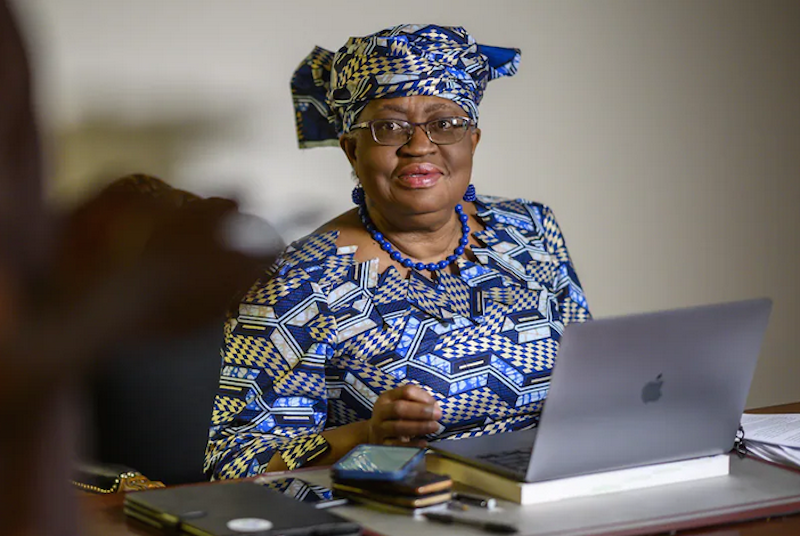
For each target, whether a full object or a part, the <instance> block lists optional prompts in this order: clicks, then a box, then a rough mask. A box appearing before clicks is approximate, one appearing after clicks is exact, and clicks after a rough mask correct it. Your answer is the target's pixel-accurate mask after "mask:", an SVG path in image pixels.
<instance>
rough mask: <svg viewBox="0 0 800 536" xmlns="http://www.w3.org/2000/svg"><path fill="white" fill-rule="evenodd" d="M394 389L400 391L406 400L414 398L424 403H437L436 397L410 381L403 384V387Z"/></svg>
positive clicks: (401, 396)
mask: <svg viewBox="0 0 800 536" xmlns="http://www.w3.org/2000/svg"><path fill="white" fill-rule="evenodd" d="M393 391H398V393H399V395H400V398H403V399H405V400H413V401H415V402H421V403H423V404H436V399H435V398H433V396H431V394H430V393H428V392H427V391H426V390H425V389H423V388H422V387H420V386H418V385H414V384H410V383H409V384H406V385H403V386H402V387H398V388H397V389H393Z"/></svg>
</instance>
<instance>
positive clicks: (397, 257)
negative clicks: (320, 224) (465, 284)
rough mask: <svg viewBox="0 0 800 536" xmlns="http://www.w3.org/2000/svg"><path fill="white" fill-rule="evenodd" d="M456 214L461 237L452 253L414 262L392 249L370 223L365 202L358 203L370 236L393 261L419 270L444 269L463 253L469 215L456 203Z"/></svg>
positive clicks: (467, 237) (467, 241)
mask: <svg viewBox="0 0 800 536" xmlns="http://www.w3.org/2000/svg"><path fill="white" fill-rule="evenodd" d="M456 214H458V219H459V221H460V222H461V238H460V239H459V240H458V247H456V249H454V250H453V254H452V255H450V256H448V257H447V258H446V259H444V260H441V261H439V262H429V263H427V264H425V263H424V262H414V261H412V260H411V259H409V258H408V257H403V255H401V254H400V252H399V251H397V250H396V249H394V246H392V244H391V242H389V241H388V240H386V238H384V236H383V233H381V232H380V231H378V229H376V228H375V224H373V223H372V220H371V219H370V217H369V214H368V213H367V206H366V204H365V203H363V202H362V203H359V205H358V215H359V216H360V217H361V223H363V224H364V227H365V228H366V229H367V231H369V234H371V235H372V238H373V239H374V240H375V241H376V242H377V243H378V244H380V245H381V249H382V250H384V251H385V252H386V253H388V254H389V257H391V258H392V260H393V261H396V262H399V263H400V264H402V265H403V266H405V267H406V268H416V269H417V270H419V271H422V270H430V271H431V272H434V271H436V270H444V269H445V268H447V267H448V266H450V265H451V264H452V263H454V262H455V261H456V259H457V258H459V257H460V256H461V255H463V254H464V248H466V247H467V244H469V225H467V221H469V216H467V215H466V214H465V213H464V209H463V208H462V206H461V205H456Z"/></svg>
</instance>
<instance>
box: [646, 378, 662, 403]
mask: <svg viewBox="0 0 800 536" xmlns="http://www.w3.org/2000/svg"><path fill="white" fill-rule="evenodd" d="M662 376H663V374H659V375H658V376H656V379H655V380H654V381H652V382H647V383H646V384H645V386H644V387H642V402H644V403H645V404H647V403H649V402H656V401H657V400H658V399H659V398H661V386H662V385H664V380H662V379H661V377H662Z"/></svg>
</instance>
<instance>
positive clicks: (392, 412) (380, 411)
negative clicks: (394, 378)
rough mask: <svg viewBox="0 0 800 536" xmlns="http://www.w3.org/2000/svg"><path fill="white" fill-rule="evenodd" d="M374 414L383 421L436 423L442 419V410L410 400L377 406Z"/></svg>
mask: <svg viewBox="0 0 800 536" xmlns="http://www.w3.org/2000/svg"><path fill="white" fill-rule="evenodd" d="M373 414H375V415H376V416H377V418H378V419H379V420H381V421H391V420H410V421H436V420H439V419H441V418H442V410H441V409H439V408H438V407H437V406H435V405H433V404H423V403H420V402H411V401H408V400H394V401H390V402H385V403H380V404H376V405H375V408H374V409H373Z"/></svg>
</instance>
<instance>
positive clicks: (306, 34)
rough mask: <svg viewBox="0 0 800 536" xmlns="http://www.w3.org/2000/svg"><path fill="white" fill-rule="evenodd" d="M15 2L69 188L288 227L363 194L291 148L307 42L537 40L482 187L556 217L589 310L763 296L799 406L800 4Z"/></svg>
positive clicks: (500, 84)
mask: <svg viewBox="0 0 800 536" xmlns="http://www.w3.org/2000/svg"><path fill="white" fill-rule="evenodd" d="M17 4H18V8H19V10H20V12H21V14H22V15H24V20H25V21H26V23H27V25H28V26H27V27H28V29H29V32H30V33H29V35H30V40H31V42H32V44H33V45H35V47H34V51H35V59H36V60H37V66H38V69H37V74H38V80H37V81H38V83H39V89H40V93H41V95H40V97H41V98H40V100H41V115H42V121H43V125H44V130H45V132H46V134H48V136H49V145H50V148H51V153H50V154H51V164H52V171H53V176H54V180H53V184H52V193H53V197H54V198H55V199H56V201H58V202H62V203H69V202H74V201H75V200H77V199H78V198H80V197H81V196H83V195H86V193H87V192H88V191H90V190H91V189H92V188H94V187H97V186H98V184H99V183H102V182H104V181H107V180H109V179H110V178H112V177H115V176H119V175H121V174H122V173H128V172H133V171H140V172H147V173H151V174H154V175H158V176H161V177H162V178H165V179H167V180H169V181H170V182H172V183H174V184H177V185H180V186H183V187H186V188H188V189H190V190H193V191H197V192H200V193H206V194H208V193H220V192H223V193H225V192H227V193H230V192H234V193H237V194H238V195H239V196H240V199H241V201H242V204H243V206H244V208H245V209H246V210H249V211H251V212H255V213H257V214H260V215H263V216H265V217H267V218H268V219H270V220H271V221H272V222H274V223H275V224H277V225H278V226H279V228H280V229H281V230H282V231H283V233H284V235H285V237H286V238H288V239H293V238H296V237H298V236H300V235H301V234H304V233H305V232H307V231H309V230H311V229H313V228H314V227H316V226H317V225H318V224H320V223H322V222H323V221H326V220H327V219H329V218H331V217H333V216H334V215H336V214H338V213H339V212H342V211H344V210H345V209H347V208H348V207H349V190H350V188H351V182H350V179H349V169H348V166H347V163H346V160H345V158H344V157H343V156H342V155H341V154H340V153H339V152H338V150H337V149H315V150H308V151H304V152H301V151H300V150H298V149H297V146H296V141H295V138H294V117H293V111H292V106H291V97H290V92H289V79H290V77H291V74H292V72H293V70H294V68H295V67H296V66H297V64H298V63H299V62H300V60H301V59H302V58H303V57H304V56H305V55H306V54H307V53H308V52H309V51H310V50H311V48H312V47H313V46H314V45H320V46H323V47H325V48H328V49H336V48H338V47H339V46H341V45H342V44H343V43H344V42H345V40H346V39H347V37H348V36H350V35H364V34H367V33H371V32H373V31H376V30H378V29H381V28H384V27H387V26H391V25H394V24H397V23H402V22H435V23H440V24H451V25H463V26H465V27H466V28H467V29H468V30H469V31H470V32H471V33H473V35H475V36H476V38H477V39H478V40H479V42H482V43H486V44H492V45H500V46H517V47H519V48H521V49H522V50H523V56H522V57H523V59H522V65H521V69H520V72H519V74H518V75H517V76H516V77H514V78H510V79H502V80H499V81H496V82H493V83H492V84H491V85H490V87H489V91H488V93H487V96H486V98H485V100H484V103H483V104H482V106H481V113H482V116H481V126H482V129H483V141H482V143H481V146H480V148H479V151H478V154H477V155H476V165H475V175H474V182H475V184H476V185H477V188H478V190H479V191H480V192H483V193H492V194H496V195H505V196H514V197H526V198H529V199H535V200H539V201H543V202H545V203H548V204H549V205H551V206H552V207H553V208H554V210H555V211H556V214H557V215H558V217H559V220H560V223H561V225H562V227H563V229H564V231H565V234H566V236H567V239H568V243H569V246H570V249H571V251H572V254H573V257H574V260H575V264H576V266H577V268H578V272H579V274H580V275H581V278H582V280H583V283H584V285H585V287H586V291H587V293H588V296H589V300H590V305H591V306H592V309H593V312H594V313H595V315H596V316H606V315H612V314H620V313H627V312H633V311H644V310H653V309H660V308H666V307H673V306H684V305H693V304H702V303H706V302H714V301H723V300H733V299H740V298H748V297H756V296H762V295H767V296H771V297H772V298H773V299H774V300H775V309H774V314H773V318H772V321H771V325H770V328H769V332H768V336H767V340H766V343H765V346H764V349H763V352H762V356H761V361H760V363H759V367H758V370H757V373H756V378H755V381H754V384H753V388H752V391H751V395H750V398H749V400H748V405H749V406H751V407H752V406H759V405H766V404H773V403H782V402H788V401H795V400H800V283H799V282H798V267H800V238H798V231H799V230H800V210H798V204H800V52H799V51H800V3H798V2H796V1H794V0H786V1H762V2H752V1H749V0H727V1H723V0H720V1H711V0H705V1H700V0H698V1H687V0H673V1H669V2H665V1H655V0H653V1H638V2H636V1H631V0H625V1H623V0H620V1H592V2H589V1H585V2H576V1H550V2H533V1H531V2H528V1H499V0H494V1H492V2H489V1H486V0H483V1H463V0H462V1H452V2H442V1H435V0H424V1H418V0H407V1H404V2H384V1H380V0H373V1H370V2H366V1H352V2H346V1H338V2H331V1H292V2H288V1H280V2H277V1H276V2H270V1H265V0H260V1H256V0H239V1H223V0H137V1H136V2H131V1H127V0H102V1H100V0H18V1H17Z"/></svg>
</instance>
